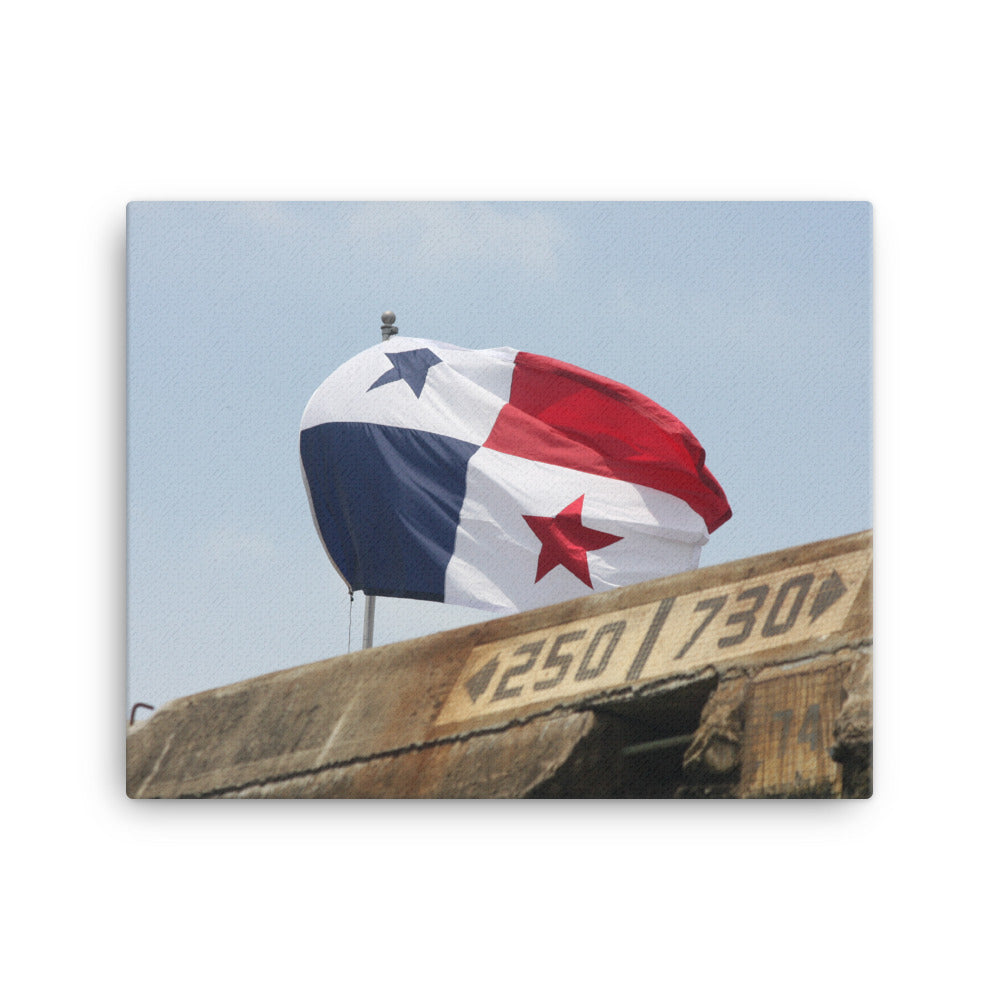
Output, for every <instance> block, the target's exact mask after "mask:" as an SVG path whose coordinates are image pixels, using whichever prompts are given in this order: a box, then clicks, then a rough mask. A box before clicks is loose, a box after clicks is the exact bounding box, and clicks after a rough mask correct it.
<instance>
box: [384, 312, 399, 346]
mask: <svg viewBox="0 0 1000 1000" xmlns="http://www.w3.org/2000/svg"><path fill="white" fill-rule="evenodd" d="M395 322H396V314H395V313H394V312H393V311H392V310H391V309H387V310H386V311H385V312H384V313H382V339H383V340H388V339H389V338H390V337H392V336H395V335H396V334H397V333H399V327H398V326H393V323H395Z"/></svg>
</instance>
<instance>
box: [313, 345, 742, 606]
mask: <svg viewBox="0 0 1000 1000" xmlns="http://www.w3.org/2000/svg"><path fill="white" fill-rule="evenodd" d="M300 453H301V459H302V472H303V478H304V479H305V483H306V490H307V492H308V494H309V499H310V502H311V505H312V512H313V518H314V520H315V523H316V527H317V530H318V531H319V534H320V537H321V538H322V540H323V544H324V545H325V547H326V550H327V552H328V554H329V556H330V559H331V560H332V562H333V564H334V566H335V567H336V568H337V571H338V572H339V573H340V575H341V576H342V577H343V578H344V580H345V582H346V583H347V585H348V587H349V588H350V589H351V590H352V591H354V590H363V591H364V592H365V593H366V594H368V595H376V596H387V597H410V598H418V599H421V600H428V601H443V602H445V603H448V604H462V605H466V606H468V607H473V608H483V609H487V610H492V611H506V612H510V611H523V610H526V609H528V608H534V607H540V606H543V605H546V604H554V603H557V602H559V601H566V600H569V599H571V598H574V597H580V596H583V595H585V594H590V593H593V592H595V591H599V590H607V589H609V588H611V587H623V586H626V585H628V584H631V583H637V582H639V581H641V580H650V579H654V578H656V577H661V576H668V575H670V574H672V573H679V572H683V571H684V570H689V569H695V568H696V567H697V565H698V557H699V554H700V551H701V547H702V545H704V543H705V542H706V541H707V539H708V535H709V533H710V532H712V531H714V530H715V529H716V528H717V527H719V525H720V524H722V523H723V522H725V521H726V520H728V518H729V517H730V515H731V511H730V509H729V504H728V502H727V501H726V496H725V493H724V492H723V491H722V488H721V487H720V486H719V484H718V483H717V482H716V480H715V478H714V477H713V476H712V474H711V473H710V472H709V471H708V469H707V468H706V467H705V452H704V449H703V448H702V447H701V445H700V444H699V443H698V441H697V440H696V439H695V437H694V435H692V433H691V432H690V431H689V430H688V429H687V427H685V426H684V424H682V423H681V422H680V421H679V420H678V419H677V418H676V417H674V416H673V415H671V414H670V413H668V412H667V411H666V410H664V409H663V408H662V407H660V406H658V405H657V404H656V403H654V402H652V400H650V399H647V398H646V397H645V396H643V395H641V394H640V393H638V392H636V391H635V390H633V389H630V388H628V387H627V386H625V385H621V384H620V383H618V382H613V381H611V380H610V379H607V378H603V377H601V376H599V375H594V374H592V373H591V372H588V371H585V370H583V369H582V368H577V367H575V366H573V365H570V364H566V363H564V362H561V361H555V360H553V359H552V358H547V357H542V356H541V355H537V354H528V353H526V352H524V351H516V350H513V349H511V348H509V347H500V348H493V349H489V350H469V349H465V348H462V347H455V346H453V345H451V344H443V343H439V342H437V341H432V340H422V339H416V338H411V337H400V336H397V337H393V338H392V339H391V340H389V341H386V342H383V343H381V344H379V345H377V346H375V347H372V348H370V349H369V350H366V351H363V352H362V353H361V354H359V355H357V357H354V358H352V359H351V360H350V361H348V362H347V363H346V364H344V365H342V366H341V367H340V368H338V369H337V370H336V371H335V372H334V373H333V374H332V375H331V376H330V377H329V378H328V379H327V380H326V381H325V382H323V384H322V385H321V386H320V387H319V389H318V390H317V391H316V392H315V393H314V394H313V397H312V399H310V401H309V404H308V406H307V407H306V410H305V413H304V414H303V417H302V426H301V432H300Z"/></svg>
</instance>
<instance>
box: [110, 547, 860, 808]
mask: <svg viewBox="0 0 1000 1000" xmlns="http://www.w3.org/2000/svg"><path fill="white" fill-rule="evenodd" d="M871 560H872V551H871V532H862V533H860V534H857V535H849V536H845V537H843V538H838V539H831V540H828V541H823V542H817V543H814V544H812V545H805V546H801V547H798V548H794V549H787V550H784V551H781V552H776V553H770V554H768V555H762V556H760V557H756V558H753V559H744V560H739V561H737V562H733V563H728V564H725V565H722V566H713V567H709V568H707V569H702V570H696V571H694V572H691V573H684V574H680V575H677V576H673V577H668V578H665V579H662V580H655V581H651V582H648V583H643V584H637V585H635V586H633V587H628V588H623V589H620V590H614V591H609V592H606V593H602V594H595V595H592V596H590V597H585V598H581V599H579V600H575V601H570V602H567V603H565V604H559V605H553V606H551V607H548V608H542V609H539V610H536V611H531V612H525V613H523V614H519V615H512V616H510V617H507V618H501V619H496V620H493V621H490V622H485V623H483V624H480V625H473V626H469V627H467V628H463V629H456V630H454V631H450V632H442V633H438V634H436V635H431V636H427V637H425V638H421V639H415V640H412V641H408V642H402V643H396V644H393V645H389V646H382V647H378V648H375V649H371V650H364V651H361V652H356V653H351V654H348V655H346V656H341V657H337V658H335V659H331V660H324V661H321V662H319V663H311V664H307V665H305V666H301V667H295V668H293V669H291V670H284V671H281V672H279V673H274V674H268V675H266V676H263V677H258V678H254V679H253V680H249V681H244V682H241V683H239V684H234V685H231V686H229V687H225V688H218V689H215V690H212V691H206V692H203V693H201V694H196V695H192V696H190V697H185V698H180V699H177V700H175V701H173V702H170V703H169V704H168V705H166V706H164V707H163V708H161V709H160V710H159V711H157V712H156V713H155V714H154V715H153V716H152V717H151V718H149V719H148V720H146V721H145V722H143V723H141V724H138V725H136V726H133V727H131V728H130V731H129V735H128V738H127V754H126V759H127V780H126V787H127V791H128V794H129V795H130V796H132V797H135V798H148V797H170V798H173V797H187V796H192V797H214V798H218V797H284V798H305V797H309V798H316V797H322V798H340V797H353V798H359V797H360V798H373V797H391V798H408V797H439V798H440V797H446V798H462V797H481V798H486V797H506V798H519V797H527V796H560V797H592V796H600V797H744V798H747V797H772V796H773V797H786V796H794V797H799V796H835V797H864V796H867V795H870V794H871V741H872V737H871V725H872V723H871V642H872V610H871V572H872V571H871Z"/></svg>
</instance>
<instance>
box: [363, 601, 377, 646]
mask: <svg viewBox="0 0 1000 1000" xmlns="http://www.w3.org/2000/svg"><path fill="white" fill-rule="evenodd" d="M374 638H375V596H374V595H373V594H365V627H364V631H363V632H362V635H361V648H362V649H371V648H372V640H373V639H374Z"/></svg>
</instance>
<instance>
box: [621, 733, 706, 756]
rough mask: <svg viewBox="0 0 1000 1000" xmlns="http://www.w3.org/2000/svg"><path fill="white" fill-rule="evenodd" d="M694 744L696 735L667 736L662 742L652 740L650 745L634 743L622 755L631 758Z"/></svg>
mask: <svg viewBox="0 0 1000 1000" xmlns="http://www.w3.org/2000/svg"><path fill="white" fill-rule="evenodd" d="M693 742H694V733H688V734H687V735H686V736H665V737H664V738H663V739H662V740H650V741H649V742H648V743H633V744H632V746H630V747H625V748H624V749H623V750H622V754H623V756H625V757H631V756H632V755H633V754H637V753H655V752H657V751H658V750H676V749H677V748H678V747H686V746H688V744H690V743H693Z"/></svg>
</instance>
